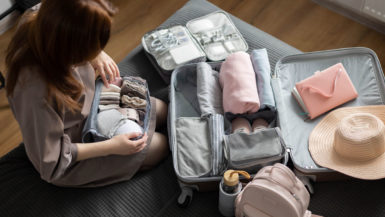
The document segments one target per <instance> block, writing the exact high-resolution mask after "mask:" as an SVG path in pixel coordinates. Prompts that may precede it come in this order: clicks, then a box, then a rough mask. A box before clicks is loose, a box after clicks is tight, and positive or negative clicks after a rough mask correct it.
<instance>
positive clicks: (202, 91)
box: [197, 62, 223, 116]
mask: <svg viewBox="0 0 385 217" xmlns="http://www.w3.org/2000/svg"><path fill="white" fill-rule="evenodd" d="M197 96H198V102H199V108H200V111H201V115H202V116H205V115H208V114H223V105H222V104H223V103H222V89H221V87H220V84H219V74H218V72H217V71H215V70H213V69H212V68H211V66H210V65H209V64H207V63H206V62H200V63H198V64H197Z"/></svg>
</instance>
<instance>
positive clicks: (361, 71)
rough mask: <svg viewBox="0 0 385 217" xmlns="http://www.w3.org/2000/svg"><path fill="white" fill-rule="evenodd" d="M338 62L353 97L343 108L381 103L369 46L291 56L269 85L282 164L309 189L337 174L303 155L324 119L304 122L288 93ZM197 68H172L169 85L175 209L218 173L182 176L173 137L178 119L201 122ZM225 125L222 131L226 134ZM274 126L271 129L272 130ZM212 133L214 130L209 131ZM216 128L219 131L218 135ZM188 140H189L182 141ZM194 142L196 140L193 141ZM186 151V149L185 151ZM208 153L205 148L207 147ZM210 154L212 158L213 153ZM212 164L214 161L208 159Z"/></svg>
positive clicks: (380, 79)
mask: <svg viewBox="0 0 385 217" xmlns="http://www.w3.org/2000/svg"><path fill="white" fill-rule="evenodd" d="M339 62H341V63H342V64H343V65H344V67H345V69H346V71H347V72H348V74H349V76H350V78H351V80H352V82H353V84H354V86H355V88H356V90H357V92H358V95H359V96H358V98H357V99H355V100H353V101H350V102H348V103H345V104H343V105H342V106H363V105H378V104H384V100H385V96H384V93H385V81H384V75H383V72H382V69H381V66H380V63H379V60H378V58H377V56H376V54H375V53H374V52H373V51H372V50H370V49H368V48H345V49H337V50H328V51H319V52H311V53H304V54H298V55H290V56H286V57H283V58H282V59H280V61H278V62H277V64H276V67H275V70H274V72H272V75H271V85H272V88H273V92H274V98H275V101H276V107H277V114H278V117H277V121H276V122H275V126H276V127H279V128H280V129H281V133H282V138H283V140H284V142H283V145H284V146H285V149H286V152H285V153H283V155H284V156H285V157H283V158H282V159H281V162H282V163H284V164H286V163H287V161H288V156H289V157H290V159H291V160H292V162H293V165H294V168H295V170H296V171H297V175H298V174H302V176H301V177H300V178H302V181H304V182H305V184H308V187H309V190H310V191H312V188H311V185H310V182H309V179H312V180H314V181H322V180H331V179H333V178H334V176H335V175H336V174H337V176H338V173H336V172H334V171H332V170H330V169H326V168H322V167H319V166H318V165H317V164H316V163H315V162H314V161H313V159H312V158H311V156H310V154H309V151H308V147H307V145H308V143H307V141H308V137H309V135H310V132H311V131H312V129H313V128H314V127H315V125H316V124H317V123H318V122H319V121H320V120H321V119H322V118H323V116H324V115H321V116H320V117H318V118H315V119H313V120H311V121H307V120H306V121H305V117H304V116H302V115H300V114H301V113H303V112H302V110H301V108H300V106H299V105H298V103H297V102H296V101H295V99H294V98H293V96H292V95H291V91H292V89H293V87H294V85H295V83H296V82H298V81H301V80H303V79H305V78H307V77H309V76H311V75H312V74H313V73H314V72H315V71H317V70H323V69H326V68H328V67H329V66H331V65H334V64H336V63H339ZM210 66H211V67H212V68H213V69H216V70H217V71H219V67H220V62H213V63H210ZM196 67H197V64H196V63H193V64H188V65H184V66H181V67H178V68H176V69H175V70H174V72H173V74H172V77H171V85H170V105H169V119H168V121H169V124H168V127H169V141H170V148H171V151H172V156H173V166H174V169H175V172H176V175H177V177H178V179H179V183H180V186H181V189H182V192H181V195H180V197H179V198H178V203H179V204H180V205H188V204H189V202H190V201H191V199H192V194H193V190H200V191H204V190H208V189H210V190H212V189H215V188H213V186H215V187H216V188H217V187H218V182H219V181H220V179H221V176H220V175H215V176H211V175H210V174H208V175H207V174H206V175H205V176H185V175H182V174H181V171H180V167H181V165H180V164H179V161H180V158H179V155H178V151H179V150H178V148H179V146H180V144H182V145H184V144H183V143H184V142H185V140H186V139H185V138H184V137H183V138H181V137H180V136H177V129H178V128H179V127H180V126H181V125H180V123H179V125H178V123H177V122H178V120H181V119H183V118H193V119H194V118H195V119H201V118H200V114H199V110H198V111H197V109H196V108H197V103H198V102H197V96H196V95H197V92H196ZM225 125H226V121H225V123H224V127H223V126H222V128H221V129H222V130H223V131H226V126H225ZM273 127H274V126H273ZM196 128H199V130H200V133H201V134H202V135H203V134H205V133H209V132H207V131H208V130H209V129H211V130H212V128H209V127H207V126H203V125H202V126H200V127H198V126H197V127H196ZM214 129H215V127H214ZM222 130H221V131H222ZM187 140H189V139H187ZM198 141H199V140H198ZM190 150H191V149H190ZM207 151H208V152H210V150H209V149H207ZM188 154H189V155H190V156H188V157H189V158H190V159H194V156H195V157H201V158H210V157H211V156H212V155H210V154H205V155H203V156H202V155H201V154H202V153H187V154H185V156H186V155H188ZM214 156H215V155H214ZM210 160H211V161H214V160H216V159H210Z"/></svg>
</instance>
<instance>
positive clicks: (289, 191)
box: [235, 163, 316, 217]
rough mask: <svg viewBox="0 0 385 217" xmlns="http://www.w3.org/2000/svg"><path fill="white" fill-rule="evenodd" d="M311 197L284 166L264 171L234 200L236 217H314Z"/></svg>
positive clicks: (280, 165) (270, 167)
mask: <svg viewBox="0 0 385 217" xmlns="http://www.w3.org/2000/svg"><path fill="white" fill-rule="evenodd" d="M309 200H310V195H309V193H308V191H307V190H306V188H305V186H304V185H303V183H302V182H301V181H300V180H299V179H298V178H297V177H296V176H295V175H294V173H293V172H292V171H291V170H290V169H289V168H288V167H286V166H285V165H283V164H279V163H276V164H274V166H266V167H264V168H262V169H261V170H260V171H259V172H258V173H257V174H256V175H255V177H254V179H253V180H252V181H251V182H250V183H249V184H247V185H246V187H245V188H244V189H243V191H242V192H241V193H240V194H239V195H238V196H237V199H236V200H235V216H236V217H244V216H247V217H311V216H313V217H315V216H316V215H312V214H311V212H310V211H309V210H307V208H308V205H309Z"/></svg>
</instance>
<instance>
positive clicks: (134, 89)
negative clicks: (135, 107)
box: [120, 80, 147, 99]
mask: <svg viewBox="0 0 385 217" xmlns="http://www.w3.org/2000/svg"><path fill="white" fill-rule="evenodd" d="M146 91H147V88H146V86H145V85H140V84H138V83H137V82H133V81H130V80H124V81H123V84H122V88H121V91H120V93H121V95H128V96H131V97H140V98H142V99H146Z"/></svg>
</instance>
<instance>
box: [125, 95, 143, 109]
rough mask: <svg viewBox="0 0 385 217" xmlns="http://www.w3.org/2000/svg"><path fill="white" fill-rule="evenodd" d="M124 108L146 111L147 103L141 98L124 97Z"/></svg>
mask: <svg viewBox="0 0 385 217" xmlns="http://www.w3.org/2000/svg"><path fill="white" fill-rule="evenodd" d="M121 100H122V107H124V108H134V109H146V106H147V101H146V100H144V99H141V98H139V97H136V96H134V97H130V96H127V95H123V96H122V98H121Z"/></svg>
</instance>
